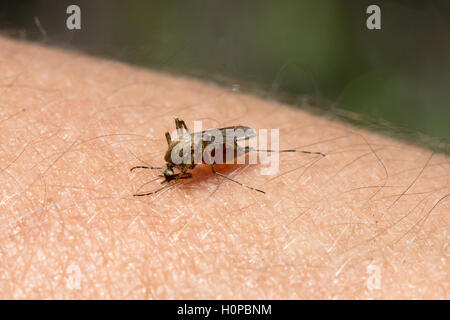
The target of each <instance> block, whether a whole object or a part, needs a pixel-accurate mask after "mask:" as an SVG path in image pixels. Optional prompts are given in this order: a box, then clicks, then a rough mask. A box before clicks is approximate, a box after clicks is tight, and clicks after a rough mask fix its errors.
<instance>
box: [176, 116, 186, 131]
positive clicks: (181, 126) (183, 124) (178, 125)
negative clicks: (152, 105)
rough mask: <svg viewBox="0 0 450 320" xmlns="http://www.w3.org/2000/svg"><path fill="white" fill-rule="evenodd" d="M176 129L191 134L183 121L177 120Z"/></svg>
mask: <svg viewBox="0 0 450 320" xmlns="http://www.w3.org/2000/svg"><path fill="white" fill-rule="evenodd" d="M175 129H184V130H186V131H187V132H189V129H188V128H187V126H186V123H185V122H184V120H181V119H179V118H175Z"/></svg>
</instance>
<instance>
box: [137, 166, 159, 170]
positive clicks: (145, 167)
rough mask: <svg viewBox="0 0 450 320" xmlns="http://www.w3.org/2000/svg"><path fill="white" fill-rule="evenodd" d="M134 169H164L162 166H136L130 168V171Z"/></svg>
mask: <svg viewBox="0 0 450 320" xmlns="http://www.w3.org/2000/svg"><path fill="white" fill-rule="evenodd" d="M134 169H154V170H162V168H161V167H148V166H134V167H133V168H131V169H130V171H133V170H134Z"/></svg>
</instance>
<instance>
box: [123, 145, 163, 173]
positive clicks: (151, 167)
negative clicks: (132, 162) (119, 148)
mask: <svg viewBox="0 0 450 320" xmlns="http://www.w3.org/2000/svg"><path fill="white" fill-rule="evenodd" d="M127 149H128V152H130V153H131V155H132V156H133V157H135V158H136V160H138V161H140V162H143V163H145V164H146V165H147V166H134V167H133V168H131V169H130V171H133V170H134V169H154V170H162V167H153V166H151V165H150V164H148V163H147V162H145V161H144V160H142V159H140V158H139V157H138V156H137V155H135V154H134V153H133V151H131V150H130V149H129V148H127Z"/></svg>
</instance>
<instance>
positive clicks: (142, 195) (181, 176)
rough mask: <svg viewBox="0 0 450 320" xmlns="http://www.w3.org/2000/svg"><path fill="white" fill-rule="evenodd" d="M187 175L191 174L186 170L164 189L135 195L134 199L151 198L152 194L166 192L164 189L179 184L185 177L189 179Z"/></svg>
mask: <svg viewBox="0 0 450 320" xmlns="http://www.w3.org/2000/svg"><path fill="white" fill-rule="evenodd" d="M187 175H190V173H187V172H186V169H185V170H183V171H182V172H181V173H179V174H178V175H177V177H176V178H175V180H173V182H170V183H168V184H166V185H165V186H164V187H161V188H159V189H157V190H155V191H151V192H145V193H135V194H133V197H144V196H149V195H151V194H155V193H157V192H160V191H162V190H164V189H166V188H168V187H170V186H173V185H174V184H175V183H177V181H178V180H180V179H182V178H183V176H186V179H187ZM191 177H192V175H191ZM183 179H184V178H183ZM163 183H164V181H163Z"/></svg>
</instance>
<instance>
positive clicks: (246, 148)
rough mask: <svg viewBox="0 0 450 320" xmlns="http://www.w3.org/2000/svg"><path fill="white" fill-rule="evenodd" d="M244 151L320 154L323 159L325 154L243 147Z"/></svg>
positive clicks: (297, 150)
mask: <svg viewBox="0 0 450 320" xmlns="http://www.w3.org/2000/svg"><path fill="white" fill-rule="evenodd" d="M245 150H246V151H258V152H278V153H280V152H301V153H306V154H320V155H321V156H322V157H325V154H324V153H322V152H316V151H305V150H299V149H286V150H270V149H268V150H262V149H253V148H252V147H245Z"/></svg>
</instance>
